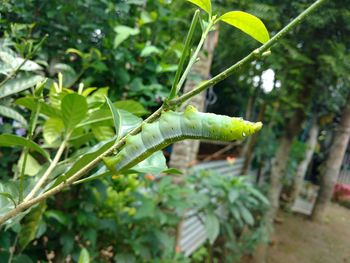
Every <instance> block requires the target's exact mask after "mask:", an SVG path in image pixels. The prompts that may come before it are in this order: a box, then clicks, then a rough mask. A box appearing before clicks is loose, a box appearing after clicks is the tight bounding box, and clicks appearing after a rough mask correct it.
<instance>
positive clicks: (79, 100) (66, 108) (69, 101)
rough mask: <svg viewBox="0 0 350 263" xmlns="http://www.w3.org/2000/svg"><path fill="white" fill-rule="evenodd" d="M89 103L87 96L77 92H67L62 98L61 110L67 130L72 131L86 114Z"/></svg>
mask: <svg viewBox="0 0 350 263" xmlns="http://www.w3.org/2000/svg"><path fill="white" fill-rule="evenodd" d="M87 110H88V105H87V102H86V98H85V97H84V96H81V95H79V94H76V93H72V94H67V95H66V96H64V98H63V99H62V103H61V112H62V119H63V123H64V126H65V128H66V131H68V132H69V131H71V130H73V129H74V127H75V126H76V125H77V124H79V123H80V122H81V121H82V120H83V119H84V118H85V116H86V113H87Z"/></svg>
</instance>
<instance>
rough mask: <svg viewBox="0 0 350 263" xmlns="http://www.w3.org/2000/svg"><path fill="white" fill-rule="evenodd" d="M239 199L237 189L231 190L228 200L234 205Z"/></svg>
mask: <svg viewBox="0 0 350 263" xmlns="http://www.w3.org/2000/svg"><path fill="white" fill-rule="evenodd" d="M238 197H239V192H238V191H237V190H235V189H230V190H229V192H228V200H229V201H230V203H234V202H235V201H236V200H237V198H238Z"/></svg>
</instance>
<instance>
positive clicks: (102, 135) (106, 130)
mask: <svg viewBox="0 0 350 263" xmlns="http://www.w3.org/2000/svg"><path fill="white" fill-rule="evenodd" d="M91 130H92V133H93V134H94V136H95V138H96V139H97V140H98V141H99V142H100V141H104V140H108V139H110V138H113V137H114V136H115V133H114V130H113V129H112V128H111V127H109V126H100V125H98V126H92V127H91Z"/></svg>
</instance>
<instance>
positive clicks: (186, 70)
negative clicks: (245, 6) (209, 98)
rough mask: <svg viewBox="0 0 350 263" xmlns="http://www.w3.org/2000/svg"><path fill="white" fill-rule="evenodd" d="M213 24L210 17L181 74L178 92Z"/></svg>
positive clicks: (177, 87)
mask: <svg viewBox="0 0 350 263" xmlns="http://www.w3.org/2000/svg"><path fill="white" fill-rule="evenodd" d="M213 25H214V21H213V20H211V19H210V20H209V23H208V26H207V27H206V29H205V30H204V32H203V34H202V36H201V40H200V41H199V43H198V46H197V48H196V50H195V51H194V53H193V55H192V57H191V59H190V61H189V62H188V65H187V67H186V69H185V71H184V73H183V74H182V76H181V78H180V80H179V83H177V85H176V94H177V93H178V92H179V91H180V89H181V87H182V85H183V84H184V83H185V80H186V79H187V76H188V74H189V73H190V70H191V68H192V66H193V65H194V63H196V61H197V57H198V54H199V52H200V51H201V49H202V47H203V44H204V41H205V39H206V38H207V36H208V34H209V32H210V30H211V28H212V27H213ZM173 105H174V104H173Z"/></svg>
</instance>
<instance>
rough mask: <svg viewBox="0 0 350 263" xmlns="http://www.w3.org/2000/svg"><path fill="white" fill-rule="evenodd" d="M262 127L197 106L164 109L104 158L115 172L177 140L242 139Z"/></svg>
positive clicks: (125, 168)
mask: <svg viewBox="0 0 350 263" xmlns="http://www.w3.org/2000/svg"><path fill="white" fill-rule="evenodd" d="M261 127H262V123H261V122H257V123H253V122H249V121H245V120H243V119H242V118H231V117H228V116H224V115H217V114H213V113H203V112H198V111H197V109H196V108H194V107H193V106H188V107H187V108H186V110H185V111H184V112H174V111H164V112H163V113H162V114H161V116H160V118H159V119H158V120H157V121H155V122H152V123H146V124H144V125H143V126H142V130H141V132H140V133H138V134H136V135H132V136H128V137H127V138H126V142H125V145H124V146H123V148H122V149H121V150H120V151H119V152H118V153H117V154H116V155H115V156H113V157H106V158H104V162H105V164H106V166H107V167H108V168H109V169H110V170H111V171H114V172H123V171H126V170H128V169H130V168H132V167H133V166H135V165H136V164H137V163H139V162H141V161H142V160H144V159H146V158H147V157H148V156H150V155H151V154H152V153H154V152H156V151H158V150H161V149H163V148H165V147H166V146H168V145H170V144H172V143H174V142H177V141H181V140H184V139H209V140H218V141H233V140H242V139H244V138H245V137H246V136H248V135H251V134H253V133H255V132H257V131H259V130H260V129H261Z"/></svg>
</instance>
